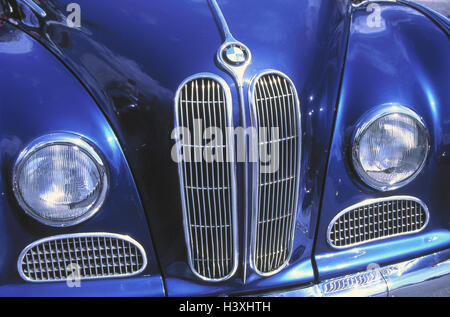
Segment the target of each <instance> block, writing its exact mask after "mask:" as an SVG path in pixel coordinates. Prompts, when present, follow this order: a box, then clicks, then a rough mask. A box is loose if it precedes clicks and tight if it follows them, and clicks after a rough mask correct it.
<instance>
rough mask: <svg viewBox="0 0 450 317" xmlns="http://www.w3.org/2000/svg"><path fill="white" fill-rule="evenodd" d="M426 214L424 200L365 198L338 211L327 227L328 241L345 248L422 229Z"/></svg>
mask: <svg viewBox="0 0 450 317" xmlns="http://www.w3.org/2000/svg"><path fill="white" fill-rule="evenodd" d="M428 219H429V213H428V209H427V207H426V206H425V204H424V203H422V202H421V201H420V200H419V199H417V198H414V197H408V196H396V197H389V198H382V199H375V200H369V201H365V202H362V203H359V204H356V205H353V206H351V207H349V208H347V209H345V210H343V211H342V212H340V213H339V214H338V215H337V216H336V217H335V218H334V219H333V220H332V221H331V223H330V225H329V226H328V233H327V235H328V242H329V243H330V245H331V246H333V247H335V248H347V247H351V246H355V245H360V244H363V243H367V242H370V241H374V240H380V239H386V238H390V237H395V236H399V235H405V234H411V233H415V232H419V231H421V230H422V229H424V228H425V227H426V225H427V223H428Z"/></svg>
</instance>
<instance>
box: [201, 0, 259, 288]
mask: <svg viewBox="0 0 450 317" xmlns="http://www.w3.org/2000/svg"><path fill="white" fill-rule="evenodd" d="M208 1H209V4H210V6H211V10H212V11H213V12H214V13H215V16H216V18H217V21H218V24H219V26H220V27H221V29H222V35H223V37H224V43H222V45H221V46H220V48H219V50H218V51H217V54H216V58H217V62H218V63H219V65H220V66H221V67H222V68H223V69H224V70H225V71H227V72H228V73H229V74H230V75H231V76H232V77H233V79H234V81H235V83H236V85H237V87H238V98H239V106H240V109H241V113H240V119H241V125H242V127H243V128H247V120H246V115H245V113H246V111H245V107H246V104H245V101H244V77H245V72H246V70H247V68H248V66H249V65H250V64H251V62H252V53H251V51H250V49H249V48H248V47H247V46H246V45H245V44H243V43H241V42H239V41H237V40H236V39H235V38H234V37H233V35H232V34H231V31H230V28H229V27H228V24H227V21H226V20H225V17H224V15H223V13H222V10H221V9H220V7H219V5H218V3H217V1H216V0H208ZM230 45H231V46H233V45H236V46H238V47H240V48H242V49H243V50H244V51H245V52H246V54H247V59H246V61H245V62H244V63H243V64H240V65H232V64H229V63H227V62H226V61H225V60H224V58H223V53H224V52H225V50H226V49H227V48H228V47H229V46H230ZM244 146H245V149H246V150H245V164H244V191H245V193H248V178H249V177H248V164H249V159H248V150H247V149H248V141H247V138H245V140H244ZM248 210H249V208H248V199H245V200H244V211H245V218H244V219H245V221H244V222H245V223H244V241H243V245H244V250H243V251H244V263H243V276H242V280H243V282H244V284H245V283H246V280H247V247H248V238H247V236H248V234H247V233H248V232H247V231H248V226H249V225H248V216H249V215H248Z"/></svg>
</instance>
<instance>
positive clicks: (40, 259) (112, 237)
mask: <svg viewBox="0 0 450 317" xmlns="http://www.w3.org/2000/svg"><path fill="white" fill-rule="evenodd" d="M146 265H147V257H146V255H145V251H144V249H143V248H142V246H141V245H140V244H139V243H138V242H136V241H135V240H133V239H131V238H130V237H128V236H123V235H118V234H112V233H78V234H70V235H60V236H53V237H49V238H45V239H42V240H38V241H36V242H34V243H32V244H31V245H29V246H28V247H26V248H25V249H24V250H23V251H22V253H21V254H20V256H19V259H18V263H17V267H18V271H19V274H20V276H21V277H22V278H23V279H24V280H26V281H30V282H55V281H65V280H66V279H68V278H79V279H98V278H114V277H125V276H133V275H136V274H139V273H141V272H142V271H143V270H144V269H145V267H146Z"/></svg>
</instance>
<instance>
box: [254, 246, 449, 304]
mask: <svg viewBox="0 0 450 317" xmlns="http://www.w3.org/2000/svg"><path fill="white" fill-rule="evenodd" d="M449 257H450V250H449V249H447V250H443V251H439V252H436V253H433V254H430V255H425V256H422V257H418V258H415V259H412V260H408V261H404V262H400V263H397V264H394V265H387V266H384V267H377V266H376V265H375V266H374V267H373V268H368V270H367V271H363V272H359V273H356V274H351V275H346V276H341V277H337V278H332V279H329V280H326V281H323V282H320V283H319V284H316V285H313V286H310V287H305V288H299V289H291V290H285V291H279V292H274V293H268V294H263V295H262V296H267V297H271V296H272V297H355V296H358V297H361V296H390V295H391V293H392V292H394V291H396V290H400V289H402V288H403V287H407V286H417V287H420V284H421V283H424V282H428V281H431V280H435V279H438V278H441V277H446V276H448V275H449V274H450V259H449ZM258 296H260V295H258Z"/></svg>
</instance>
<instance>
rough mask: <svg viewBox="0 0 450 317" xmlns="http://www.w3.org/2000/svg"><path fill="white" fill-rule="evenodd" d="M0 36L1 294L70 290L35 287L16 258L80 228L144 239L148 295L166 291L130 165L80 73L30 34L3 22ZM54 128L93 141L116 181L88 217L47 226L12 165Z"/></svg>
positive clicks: (116, 285) (90, 286)
mask: <svg viewBox="0 0 450 317" xmlns="http://www.w3.org/2000/svg"><path fill="white" fill-rule="evenodd" d="M0 38H1V39H2V41H1V44H0V60H1V61H2V62H1V63H0V64H1V65H0V71H1V73H2V74H3V76H4V78H3V81H2V84H1V85H0V105H1V107H0V144H1V145H0V158H1V161H0V164H1V180H0V191H1V196H0V259H1V260H0V285H8V286H5V287H3V286H2V287H0V295H14V294H17V292H21V290H23V289H24V288H27V291H26V292H24V293H23V295H43V294H48V295H50V294H55V295H57V294H58V293H59V292H62V293H64V294H68V292H70V291H69V288H68V287H67V286H66V285H65V283H59V284H58V283H56V284H47V285H41V286H35V285H30V284H29V283H26V282H24V281H23V280H22V279H21V278H20V276H19V274H18V272H17V258H18V255H19V253H20V252H21V251H22V249H23V248H24V247H25V246H27V245H28V244H30V243H31V242H33V241H35V240H38V239H40V238H44V237H47V236H50V235H56V234H65V233H75V232H113V233H120V234H125V235H129V236H131V237H133V238H134V239H135V240H137V241H139V242H140V243H141V244H142V245H143V247H144V248H145V250H146V252H147V257H148V260H149V261H148V266H147V268H146V269H145V271H144V272H143V273H142V275H143V276H148V278H143V279H142V281H143V282H144V284H148V283H150V284H151V285H152V286H153V287H152V289H148V290H147V292H146V294H147V295H155V296H162V295H164V289H163V285H162V281H161V276H160V273H159V269H158V266H157V263H156V257H155V254H154V252H153V247H152V242H151V239H150V235H149V231H148V227H147V226H146V219H145V214H144V211H143V208H142V205H141V203H140V200H139V196H138V193H137V190H136V187H135V184H134V181H133V178H132V175H131V172H130V169H129V167H128V165H127V162H126V161H125V159H124V155H123V152H122V150H121V148H120V146H119V143H118V142H117V139H116V137H115V134H114V132H113V131H112V130H111V128H110V126H109V124H108V122H107V120H106V119H105V117H104V116H103V114H102V113H101V111H100V109H99V108H98V107H97V105H96V104H95V103H94V101H93V100H92V98H91V97H90V96H89V94H88V93H87V92H86V90H85V89H84V88H83V87H82V86H81V85H80V83H79V82H78V81H77V79H76V78H75V77H74V76H73V75H72V74H71V73H70V72H69V71H68V70H67V69H66V68H65V67H64V66H63V65H62V64H61V63H60V62H59V61H58V60H57V59H56V58H55V57H54V56H53V55H52V54H51V53H50V52H49V51H48V50H47V49H45V48H44V47H43V46H41V45H40V44H39V43H37V42H36V41H35V40H33V39H32V38H31V37H29V36H28V35H26V34H25V33H23V32H22V31H20V30H18V29H17V28H15V27H12V26H11V25H9V24H2V25H1V26H0ZM52 132H72V133H77V134H81V135H84V136H85V137H86V138H88V139H89V140H91V141H92V142H93V143H94V144H95V145H96V146H97V148H98V149H99V150H100V151H101V152H102V153H103V155H104V157H105V160H106V162H107V168H108V172H109V174H110V180H111V182H110V184H111V186H110V189H109V192H108V196H107V198H106V200H105V203H104V205H103V207H102V208H101V210H100V211H99V212H98V213H97V214H96V215H95V216H94V217H93V218H91V219H90V220H89V221H88V222H86V223H83V224H80V225H76V226H73V227H70V228H50V227H48V226H45V225H43V224H40V223H39V222H37V221H35V220H33V219H31V218H30V217H28V216H27V215H25V213H24V211H23V210H21V209H20V207H19V206H18V204H17V202H16V201H15V198H14V195H13V193H12V189H11V187H12V186H11V171H12V168H13V163H14V161H15V159H16V157H17V155H18V154H19V152H20V151H22V150H23V148H24V147H25V146H26V145H27V144H28V143H29V142H30V141H31V140H33V139H34V138H36V137H38V136H42V135H45V134H48V133H52ZM124 281H125V280H117V281H116V282H105V284H104V286H102V287H103V288H105V287H107V285H108V283H109V284H110V285H111V290H113V289H116V290H117V289H119V288H121V286H120V285H123V284H124V283H125V282H124ZM98 283H99V282H92V283H91V282H85V283H83V287H84V288H83V290H84V291H85V295H93V294H98V291H97V286H96V285H98ZM130 283H131V284H130V294H132V293H133V292H134V291H136V292H139V291H140V290H139V289H135V287H138V286H133V284H138V283H137V282H133V281H130ZM61 285H62V286H61ZM65 288H66V289H67V290H66V289H65ZM124 289H126V288H124ZM134 289H135V290H134ZM91 291H92V292H91ZM77 294H79V292H78V293H77ZM124 295H126V294H124Z"/></svg>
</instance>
